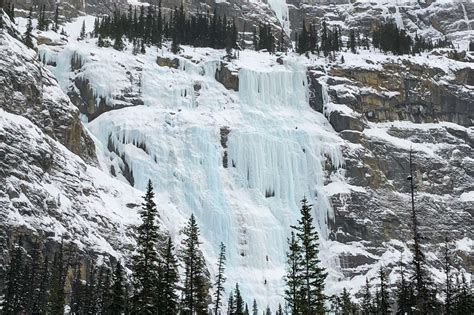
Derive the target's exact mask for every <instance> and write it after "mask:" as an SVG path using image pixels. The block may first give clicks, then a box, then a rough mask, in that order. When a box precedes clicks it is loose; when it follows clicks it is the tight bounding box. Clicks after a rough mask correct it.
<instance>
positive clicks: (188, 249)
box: [181, 215, 209, 314]
mask: <svg viewBox="0 0 474 315" xmlns="http://www.w3.org/2000/svg"><path fill="white" fill-rule="evenodd" d="M182 233H183V234H184V239H183V242H182V245H183V249H182V251H181V259H182V261H183V263H184V270H185V281H184V287H183V298H184V299H183V306H184V310H185V313H186V314H194V313H197V314H206V313H207V305H208V295H209V283H208V281H207V279H206V278H205V268H206V266H205V263H204V258H203V255H202V253H201V250H200V249H199V245H200V244H201V241H200V240H199V234H200V232H199V227H198V225H197V223H196V219H195V217H194V215H191V217H190V218H189V221H188V223H187V225H186V226H185V228H184V229H183V231H182Z"/></svg>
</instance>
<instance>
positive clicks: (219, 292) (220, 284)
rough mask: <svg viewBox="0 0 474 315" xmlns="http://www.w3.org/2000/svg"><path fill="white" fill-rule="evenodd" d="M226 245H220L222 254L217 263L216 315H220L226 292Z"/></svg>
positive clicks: (220, 253)
mask: <svg viewBox="0 0 474 315" xmlns="http://www.w3.org/2000/svg"><path fill="white" fill-rule="evenodd" d="M225 261H226V257H225V245H224V243H221V245H220V252H219V260H218V262H217V277H216V282H215V283H214V287H215V288H216V291H215V293H214V297H215V306H214V315H219V311H220V307H221V306H222V296H223V294H224V292H225V289H224V282H225V280H226V277H225V275H224V268H225Z"/></svg>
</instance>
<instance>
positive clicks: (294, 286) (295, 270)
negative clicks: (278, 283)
mask: <svg viewBox="0 0 474 315" xmlns="http://www.w3.org/2000/svg"><path fill="white" fill-rule="evenodd" d="M288 246H289V250H288V252H287V253H286V258H287V274H286V277H285V282H286V289H285V300H286V301H287V302H288V306H289V307H290V309H291V314H298V313H299V311H300V304H301V288H302V286H303V283H304V281H303V278H302V274H301V273H302V263H303V261H302V256H301V247H300V245H299V243H298V240H297V239H296V235H295V233H294V232H291V238H289V239H288Z"/></svg>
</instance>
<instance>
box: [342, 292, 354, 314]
mask: <svg viewBox="0 0 474 315" xmlns="http://www.w3.org/2000/svg"><path fill="white" fill-rule="evenodd" d="M340 301H341V315H351V314H355V313H356V311H357V308H356V306H355V304H354V303H353V302H352V301H351V296H350V294H349V292H347V290H346V288H344V289H343V290H342V294H341V299H340Z"/></svg>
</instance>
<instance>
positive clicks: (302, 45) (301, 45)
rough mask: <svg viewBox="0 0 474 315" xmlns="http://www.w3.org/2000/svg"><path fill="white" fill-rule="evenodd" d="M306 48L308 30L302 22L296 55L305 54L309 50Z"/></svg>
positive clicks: (307, 44)
mask: <svg viewBox="0 0 474 315" xmlns="http://www.w3.org/2000/svg"><path fill="white" fill-rule="evenodd" d="M308 46H309V36H308V30H307V29H306V22H305V21H304V20H303V29H302V30H301V34H300V36H299V40H298V53H299V54H304V53H305V52H307V51H308V50H309V49H308Z"/></svg>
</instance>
